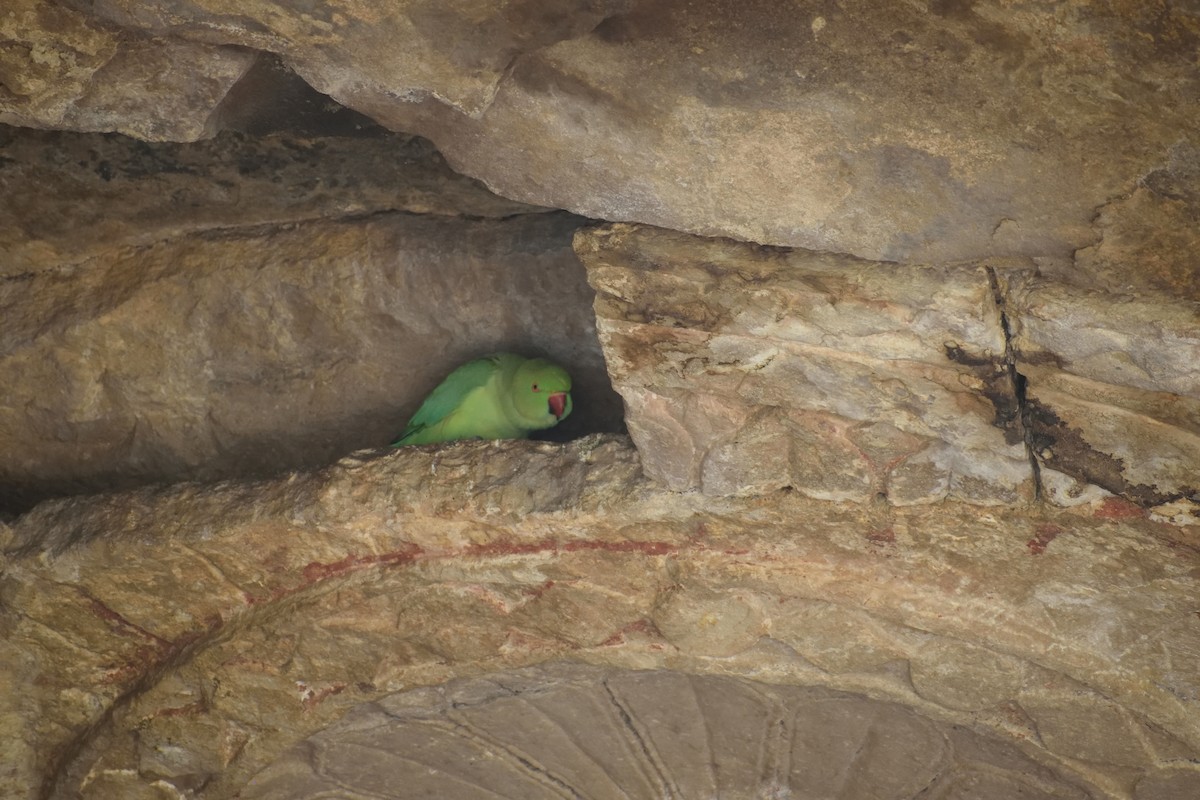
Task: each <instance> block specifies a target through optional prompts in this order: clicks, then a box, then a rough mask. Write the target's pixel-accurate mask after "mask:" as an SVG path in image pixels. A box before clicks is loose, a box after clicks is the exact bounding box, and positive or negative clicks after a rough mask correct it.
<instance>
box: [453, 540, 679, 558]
mask: <svg viewBox="0 0 1200 800" xmlns="http://www.w3.org/2000/svg"><path fill="white" fill-rule="evenodd" d="M677 549H678V548H676V547H675V546H674V545H672V544H670V543H668V542H635V541H629V540H625V541H618V542H608V541H601V540H596V539H586V540H583V541H579V540H574V541H568V542H558V541H556V540H554V539H540V540H538V541H536V542H515V541H513V540H512V539H499V540H496V541H493V542H487V543H486V544H473V545H471V546H470V547H466V548H463V549H462V550H459V551H458V552H457V553H453V554H452V555H456V556H527V555H535V554H539V553H577V552H580V551H588V550H597V551H603V552H606V553H642V554H643V555H648V556H661V555H665V554H667V553H671V552H675V551H676V550H677Z"/></svg>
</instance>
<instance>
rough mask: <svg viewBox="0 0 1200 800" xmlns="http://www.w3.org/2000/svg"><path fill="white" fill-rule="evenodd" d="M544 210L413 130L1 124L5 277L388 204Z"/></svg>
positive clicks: (443, 210) (429, 210) (0, 266)
mask: <svg viewBox="0 0 1200 800" xmlns="http://www.w3.org/2000/svg"><path fill="white" fill-rule="evenodd" d="M535 210H537V209H534V208H532V207H530V206H526V205H522V204H520V203H514V202H511V201H508V200H505V199H503V198H501V197H497V196H496V195H494V194H492V193H491V192H489V191H487V190H486V189H484V188H483V187H482V186H480V185H479V184H478V183H477V182H475V181H472V180H471V179H469V178H464V177H463V176H461V175H458V174H456V173H454V172H452V171H451V170H450V169H449V168H448V167H447V166H446V165H445V162H443V161H442V159H441V157H440V156H438V155H437V153H436V152H435V151H434V150H433V148H432V147H431V146H430V145H429V143H428V142H426V141H424V140H421V139H418V138H416V137H411V136H401V135H394V134H391V135H360V136H298V135H295V134H292V133H275V134H270V135H264V136H245V135H239V134H235V133H226V134H222V135H220V136H218V137H216V138H215V139H212V140H209V141H204V142H196V143H192V144H170V143H159V144H145V143H141V142H136V141H133V140H131V139H128V138H126V137H123V136H115V135H108V136H105V135H98V134H92V135H87V134H69V133H51V132H43V131H34V130H29V129H21V128H4V127H0V251H2V252H3V253H4V256H5V257H4V259H3V260H0V276H4V275H20V274H23V273H27V272H37V271H41V270H48V269H59V268H62V267H66V266H74V265H78V264H82V263H83V262H85V261H88V260H89V259H97V258H103V259H105V260H107V261H114V260H117V259H120V258H123V257H126V255H125V251H124V250H123V248H129V247H137V246H145V245H150V244H154V243H156V242H160V241H162V240H164V239H170V238H173V237H178V236H181V235H184V234H189V233H199V232H204V231H212V230H219V231H223V232H231V231H236V230H253V229H254V228H255V227H256V226H262V225H278V224H281V223H290V222H303V221H307V220H314V219H319V218H326V217H341V216H355V215H358V216H366V215H368V214H373V213H378V212H381V211H406V212H410V213H415V214H439V215H451V216H457V215H465V216H472V217H505V216H511V215H514V214H519V213H522V212H531V211H535ZM91 266H94V264H93V265H91ZM85 268H86V266H85Z"/></svg>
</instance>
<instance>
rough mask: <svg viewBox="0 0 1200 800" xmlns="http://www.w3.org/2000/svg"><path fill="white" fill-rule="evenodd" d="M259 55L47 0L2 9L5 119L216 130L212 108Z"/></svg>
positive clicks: (130, 129)
mask: <svg viewBox="0 0 1200 800" xmlns="http://www.w3.org/2000/svg"><path fill="white" fill-rule="evenodd" d="M255 58H256V55H255V53H254V52H252V51H249V50H246V49H244V48H240V47H213V46H211V45H207V44H201V43H197V42H189V41H185V40H182V39H173V38H159V37H152V36H147V35H144V34H142V33H141V32H136V31H131V30H126V29H121V28H119V27H117V26H114V25H112V24H111V23H107V22H104V21H103V20H99V19H97V18H96V17H95V16H93V15H90V14H85V13H80V12H78V11H75V10H72V9H71V8H69V7H67V6H66V5H64V4H59V3H56V2H46V1H45V0H6V2H5V4H4V8H3V10H0V123H3V124H8V125H28V126H31V127H34V128H59V129H65V130H75V131H117V132H120V133H127V134H130V135H131V136H137V137H138V138H140V139H148V140H151V141H193V140H195V139H200V138H204V137H207V136H211V135H213V134H214V133H216V126H215V122H216V120H215V118H214V116H213V114H214V111H215V110H216V108H217V106H218V105H219V104H220V102H221V101H222V100H223V99H224V98H225V95H226V93H227V92H228V91H229V89H230V88H231V87H232V86H233V85H234V84H235V83H236V82H237V81H238V80H239V79H241V77H242V76H243V75H244V74H245V73H246V71H247V70H248V69H250V67H251V65H252V64H253V63H254V61H255Z"/></svg>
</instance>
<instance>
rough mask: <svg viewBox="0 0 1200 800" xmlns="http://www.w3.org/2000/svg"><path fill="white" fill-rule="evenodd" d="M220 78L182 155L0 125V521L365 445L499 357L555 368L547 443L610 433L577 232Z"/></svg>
mask: <svg viewBox="0 0 1200 800" xmlns="http://www.w3.org/2000/svg"><path fill="white" fill-rule="evenodd" d="M243 83H244V84H245V85H244V86H241V87H240V88H239V90H238V91H236V92H233V93H231V95H230V99H229V101H228V103H227V104H226V105H225V106H224V107H223V108H221V109H218V112H217V115H216V116H217V117H218V118H219V119H220V120H223V124H224V125H225V126H226V129H225V130H223V131H222V132H221V133H219V134H217V135H216V136H215V137H214V138H211V139H209V140H205V141H201V142H196V143H190V144H177V143H147V142H141V141H136V140H133V139H129V138H126V137H123V136H120V135H115V134H111V135H106V134H72V133H63V132H46V131H36V130H31V129H23V128H0V251H3V252H4V253H6V257H5V258H4V259H3V261H2V263H0V374H3V375H4V392H3V395H2V400H0V509H2V510H3V511H5V512H8V513H13V512H19V511H21V510H23V509H25V508H28V507H29V506H31V505H32V504H33V503H35V502H37V501H39V500H41V499H43V498H45V497H49V496H55V495H64V494H74V493H80V492H93V491H101V490H109V489H117V488H125V487H129V486H133V485H138V484H145V483H159V482H171V481H179V480H189V479H202V480H211V479H218V478H229V477H247V476H260V475H269V474H273V473H278V472H281V471H285V470H288V469H295V468H305V467H314V466H319V465H322V464H325V463H328V462H330V461H332V460H334V459H336V458H338V457H340V456H342V455H345V454H346V453H349V452H351V451H353V450H356V449H360V448H369V447H383V446H385V445H387V444H388V443H389V442H391V441H392V440H393V438H394V437H395V435H396V434H397V433H398V432H399V431H400V430H401V429H402V428H403V426H404V423H405V421H406V420H407V419H408V417H409V416H410V415H411V414H412V413H413V411H415V410H416V408H417V406H418V405H419V403H420V402H421V400H422V399H423V397H424V396H425V395H426V394H427V393H428V392H429V391H430V390H431V389H432V388H433V387H434V386H436V385H437V383H438V382H439V381H440V380H441V379H442V378H443V377H444V376H445V374H446V373H447V372H449V371H450V370H451V369H452V368H453V367H455V366H456V365H458V364H459V363H461V362H462V361H465V360H467V359H470V358H473V357H476V356H480V355H484V354H487V353H489V352H494V351H499V350H510V351H514V352H519V353H523V354H527V355H545V356H548V357H550V358H552V359H554V360H556V361H559V362H560V363H562V364H563V365H564V366H566V367H567V368H568V369H569V370H570V371H571V372H572V374H573V377H574V380H575V392H574V398H575V411H574V413H573V414H572V416H571V417H570V418H568V419H567V420H566V421H564V423H563V424H562V425H560V426H559V428H556V429H554V431H553V432H552V437H553V438H555V439H569V438H574V437H577V436H580V435H583V434H585V433H591V432H597V431H619V430H622V429H623V422H622V411H621V402H620V398H619V397H618V396H617V395H616V394H615V393H614V392H613V390H612V388H611V385H610V383H609V379H608V376H607V373H606V371H605V368H604V360H603V356H602V354H601V350H600V345H599V343H598V340H597V336H596V330H595V318H594V314H593V311H592V299H593V295H592V290H591V289H590V288H589V287H588V284H587V280H586V277H585V274H584V269H583V267H582V265H581V264H580V263H579V261H578V260H577V259H576V257H575V254H574V252H573V251H572V247H571V242H572V236H573V235H574V233H575V232H576V230H578V229H579V228H580V227H581V226H582V225H584V224H585V223H587V220H585V219H584V218H582V217H578V216H574V215H571V214H567V213H565V212H561V211H555V210H552V209H544V208H539V207H533V206H527V205H523V204H520V203H515V202H511V201H508V200H506V199H504V198H500V197H497V196H495V195H493V194H491V193H490V192H488V191H487V190H486V189H485V188H484V187H483V186H482V185H481V184H479V183H478V182H476V181H473V180H471V179H468V178H465V177H463V176H461V175H458V174H456V173H454V172H453V171H452V170H450V169H449V167H447V166H446V164H445V162H444V161H443V160H442V159H441V157H440V156H439V155H438V153H437V152H436V151H435V150H434V149H433V147H432V146H431V145H430V144H429V143H428V142H426V141H425V140H422V139H419V138H416V137H411V136H406V135H403V134H396V133H392V132H389V131H386V130H384V129H382V128H380V127H378V126H376V125H374V124H373V123H371V121H370V120H368V119H367V118H365V117H360V116H358V115H356V114H353V113H351V112H348V111H347V110H346V109H344V108H341V107H339V106H336V105H335V104H333V103H332V101H329V100H328V98H324V97H323V96H321V95H317V94H316V93H315V92H313V91H312V90H311V89H307V87H304V86H303V84H302V83H300V82H299V81H298V79H297V78H295V77H294V76H292V75H290V73H285V72H283V71H282V70H280V69H279V68H278V66H277V65H273V64H271V63H266V64H265V65H260V66H259V67H258V68H255V69H253V70H251V71H250V73H248V74H247V76H246V78H244V79H243ZM267 97H270V98H274V99H275V102H272V103H265V102H259V103H258V105H260V106H261V109H260V110H259V111H257V112H256V111H255V110H254V109H255V107H256V102H257V101H256V100H255V98H259V100H261V99H262V98H267ZM289 115H291V116H289ZM289 118H290V119H293V120H294V121H295V126H294V127H292V128H289V127H288V124H287V123H288V120H289Z"/></svg>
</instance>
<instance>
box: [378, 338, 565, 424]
mask: <svg viewBox="0 0 1200 800" xmlns="http://www.w3.org/2000/svg"><path fill="white" fill-rule="evenodd" d="M570 390H571V378H570V376H569V375H568V374H567V372H566V371H565V370H564V369H563V368H562V367H559V366H558V365H556V364H552V363H550V362H549V361H545V360H543V359H528V358H523V357H521V356H517V355H513V354H511V353H496V354H494V355H490V356H487V357H485V358H480V359H476V360H475V361H469V362H467V363H466V364H463V365H462V366H461V367H459V368H458V369H456V370H454V371H453V372H451V373H450V374H449V375H448V376H446V379H445V380H444V381H442V383H441V384H439V385H438V387H437V388H436V389H434V390H433V392H432V393H431V394H430V395H429V397H427V398H426V399H425V402H424V403H422V404H421V407H420V408H419V409H417V413H416V414H414V415H413V417H412V419H411V420H409V422H408V425H407V427H405V429H404V433H402V434H401V435H400V437H399V439H397V440H396V441H395V442H394V443H393V446H400V445H408V444H431V443H434V442H449V441H454V440H457V439H524V438H526V437H528V436H529V434H530V432H532V431H534V430H540V429H542V428H549V427H551V426H553V425H557V424H558V423H559V421H561V420H562V419H563V418H565V417H566V416H567V415H568V414H570V413H571V408H572V404H571V395H570ZM552 397H553V398H555V399H554V400H553V401H552V400H551V398H552ZM555 403H558V408H557V409H556V408H555Z"/></svg>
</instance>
